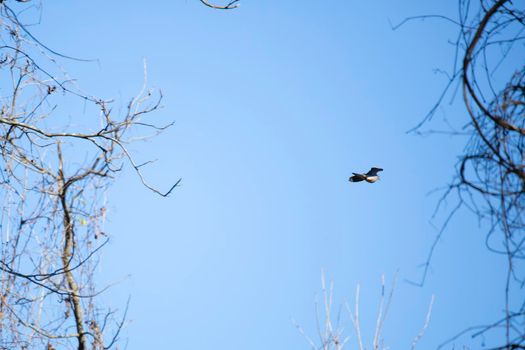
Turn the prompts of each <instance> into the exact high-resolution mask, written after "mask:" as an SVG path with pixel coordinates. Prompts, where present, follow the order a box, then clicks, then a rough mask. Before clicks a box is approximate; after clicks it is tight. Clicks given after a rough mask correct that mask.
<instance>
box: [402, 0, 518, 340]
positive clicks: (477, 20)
mask: <svg viewBox="0 0 525 350" xmlns="http://www.w3.org/2000/svg"><path fill="white" fill-rule="evenodd" d="M458 12H459V15H458V19H452V18H447V17H443V16H420V17H412V18H408V19H407V20H413V19H417V18H429V17H438V18H441V19H445V20H447V21H449V22H451V23H453V24H454V25H456V26H457V27H458V29H459V31H458V36H457V38H456V40H455V42H454V43H453V44H454V46H455V49H456V50H455V52H456V56H455V59H454V66H453V68H452V70H451V73H450V74H449V77H450V79H449V81H448V84H447V86H446V88H445V90H444V91H443V94H442V95H441V97H440V98H439V100H438V102H437V104H436V105H435V106H434V108H432V109H431V111H430V113H429V114H428V115H427V116H426V118H424V120H423V121H422V122H421V124H419V125H418V126H417V127H416V128H415V129H414V131H417V132H419V130H420V129H421V127H422V125H424V124H425V123H427V122H428V121H429V120H430V119H431V118H432V116H433V115H434V114H435V112H436V110H437V108H438V107H439V106H441V104H442V101H443V99H444V98H445V97H446V96H447V95H449V94H451V95H454V94H455V91H454V87H455V86H458V87H459V88H460V89H461V91H462V98H463V103H464V106H465V107H466V112H467V116H468V121H467V123H466V126H465V127H464V128H463V130H462V131H461V132H457V131H455V130H452V131H451V133H453V134H458V133H462V134H465V133H467V134H468V135H469V136H470V138H469V141H468V143H467V145H466V147H465V149H464V153H462V154H460V155H459V161H458V165H457V172H456V175H455V177H454V179H453V181H452V183H451V184H450V185H449V186H448V188H447V190H446V192H445V193H444V196H443V197H442V199H441V201H440V204H441V203H442V202H443V201H444V200H446V199H448V198H450V197H451V196H453V195H455V198H457V205H456V206H455V209H453V210H452V211H451V212H449V214H450V215H449V216H448V219H447V220H446V221H445V224H444V225H443V229H445V227H446V225H447V223H448V221H449V219H450V218H451V217H452V215H454V213H455V212H456V210H457V209H458V208H460V207H465V208H468V209H469V210H471V211H472V212H473V213H474V214H475V215H476V216H477V217H478V218H479V219H480V221H481V222H485V223H486V224H488V227H489V228H488V232H487V234H486V236H485V237H484V239H485V243H486V246H487V248H488V249H489V250H490V251H491V252H494V253H496V254H500V255H502V256H503V257H504V258H505V260H506V263H507V271H506V282H505V285H504V286H503V288H502V290H503V293H502V294H503V309H504V314H503V316H502V317H501V318H500V319H498V320H496V321H495V322H494V323H492V324H489V325H481V326H474V327H471V328H469V329H468V330H466V331H465V332H461V334H460V335H463V334H470V335H471V336H472V337H477V336H481V335H485V334H486V333H487V332H489V331H492V332H496V333H495V337H496V338H497V339H501V342H500V343H499V344H498V345H497V347H496V348H497V349H525V328H524V327H523V324H524V322H525V318H524V316H525V297H524V296H525V294H524V293H523V286H524V284H525V270H524V266H523V259H524V258H525V245H524V244H525V222H524V217H523V215H524V210H525V153H524V150H525V148H524V147H525V143H524V136H525V66H524V62H525V61H524V60H523V58H524V57H525V50H524V43H525V41H524V40H525V7H524V6H523V2H522V1H511V0H497V1H494V0H479V1H475V2H471V1H468V0H459V2H458ZM404 22H406V20H405V21H404ZM404 22H402V23H401V24H403V23H404ZM438 208H439V205H438ZM442 233H443V230H442V231H441V232H440V233H439V235H438V236H437V238H436V241H435V243H434V244H433V246H432V248H431V250H430V254H429V257H428V259H427V262H426V264H425V272H424V274H423V279H422V281H421V283H423V282H424V280H425V277H426V274H427V271H428V266H429V264H430V260H431V258H432V254H433V251H434V248H435V246H436V243H437V242H438V241H439V239H440V237H441V235H442ZM498 330H500V331H501V332H500V333H497V332H498ZM458 336H459V335H458ZM455 339H457V336H456V337H454V338H452V339H451V340H455ZM447 343H448V342H447ZM447 343H445V344H447ZM445 344H443V345H445Z"/></svg>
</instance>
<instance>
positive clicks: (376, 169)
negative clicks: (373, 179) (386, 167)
mask: <svg viewBox="0 0 525 350" xmlns="http://www.w3.org/2000/svg"><path fill="white" fill-rule="evenodd" d="M372 170H373V171H375V172H379V171H383V168H376V167H373V168H372Z"/></svg>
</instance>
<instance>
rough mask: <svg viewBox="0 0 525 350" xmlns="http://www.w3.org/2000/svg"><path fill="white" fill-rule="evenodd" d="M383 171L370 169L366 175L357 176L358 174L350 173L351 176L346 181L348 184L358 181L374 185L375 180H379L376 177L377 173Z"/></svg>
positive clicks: (377, 176)
mask: <svg viewBox="0 0 525 350" xmlns="http://www.w3.org/2000/svg"><path fill="white" fill-rule="evenodd" d="M380 171H383V169H381V168H375V167H374V168H372V169H370V171H368V173H366V174H358V173H352V174H353V176H350V178H349V179H348V181H350V182H360V181H366V182H368V183H374V182H376V181H377V180H379V175H377V173H378V172H380Z"/></svg>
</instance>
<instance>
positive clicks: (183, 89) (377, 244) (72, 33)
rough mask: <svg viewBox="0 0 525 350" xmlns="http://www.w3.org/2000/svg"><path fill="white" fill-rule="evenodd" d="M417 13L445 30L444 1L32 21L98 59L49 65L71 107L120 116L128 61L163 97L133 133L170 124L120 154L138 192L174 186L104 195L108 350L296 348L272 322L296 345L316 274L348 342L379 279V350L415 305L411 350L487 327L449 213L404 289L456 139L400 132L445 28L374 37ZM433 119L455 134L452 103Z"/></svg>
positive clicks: (483, 298) (368, 320)
mask: <svg viewBox="0 0 525 350" xmlns="http://www.w3.org/2000/svg"><path fill="white" fill-rule="evenodd" d="M436 13H438V14H444V15H450V16H455V15H456V1H440V2H437V1H436V2H432V3H430V2H422V1H403V2H401V1H386V0H380V1H375V2H373V3H372V4H371V3H369V2H364V1H342V0H341V1H330V2H319V1H317V2H314V1H306V2H300V3H299V2H277V1H260V2H257V1H249V0H245V1H242V6H241V7H240V8H239V9H237V10H234V11H227V12H224V11H213V10H210V9H208V8H206V7H204V6H202V5H200V4H199V2H198V1H195V0H186V1H182V0H181V1H178V0H177V1H160V2H155V3H145V2H143V1H141V2H139V1H127V2H126V3H125V6H123V3H118V2H107V1H98V0H97V1H90V2H75V3H70V2H67V1H63V0H61V1H58V0H57V1H53V2H46V3H44V6H43V15H42V21H41V25H40V26H38V27H35V28H34V33H35V35H38V37H39V38H41V39H43V40H44V41H45V42H46V44H48V45H49V46H50V47H53V48H57V49H60V50H61V52H64V53H66V54H69V55H73V56H76V57H89V58H97V59H98V60H99V63H98V64H97V63H78V62H72V61H63V62H62V64H63V65H64V68H65V69H67V70H68V71H69V72H70V73H71V75H73V76H74V77H76V78H77V79H78V81H79V84H80V85H81V86H82V87H83V89H84V90H87V91H89V92H92V93H94V94H97V95H99V96H105V97H112V98H115V99H117V100H118V101H121V102H117V106H125V104H126V102H127V99H128V98H129V97H131V96H133V94H134V93H136V92H137V91H138V90H140V87H141V84H142V62H143V59H146V61H147V65H148V79H149V83H150V85H151V86H153V87H157V88H161V89H162V91H163V94H164V96H165V98H164V101H163V106H164V108H163V109H162V110H161V111H159V112H157V113H156V114H155V115H154V116H151V117H148V118H154V119H152V120H155V121H158V122H159V123H162V122H169V121H175V125H174V126H173V127H172V128H171V129H170V130H168V131H167V132H165V133H164V134H163V135H161V136H160V137H158V138H156V139H154V140H152V141H151V142H147V143H138V144H135V145H134V146H132V147H131V149H132V150H133V151H135V154H136V155H137V158H138V159H139V160H148V159H152V158H154V159H158V161H157V163H155V164H154V165H153V166H151V167H150V168H149V169H148V170H147V171H146V175H147V176H148V178H149V179H150V180H151V181H152V182H153V183H155V184H157V185H158V186H159V187H161V188H169V186H170V184H172V183H173V182H174V181H176V180H177V179H178V178H179V177H182V178H183V181H182V186H181V187H179V188H178V189H176V191H175V192H174V193H173V194H172V195H171V196H170V197H169V198H167V199H166V198H160V197H158V196H156V195H154V194H153V193H151V192H149V191H148V190H146V189H145V188H143V187H141V185H140V183H139V180H138V178H137V177H136V176H135V175H134V174H133V173H132V172H131V171H129V169H128V171H127V172H125V173H124V174H123V175H122V176H121V177H120V178H119V179H118V181H117V182H116V184H115V186H114V187H112V188H111V190H110V191H109V192H108V201H109V213H110V214H109V221H108V222H107V223H106V230H107V232H108V233H110V234H111V237H112V241H111V243H110V245H109V247H108V248H107V249H106V250H105V252H104V254H103V257H102V260H101V264H100V269H99V273H100V279H101V281H108V282H112V281H120V280H122V279H123V278H124V277H126V276H129V277H126V278H124V281H123V282H121V283H119V284H118V285H116V286H115V287H113V289H112V290H111V291H110V292H109V293H108V294H107V295H106V296H105V297H104V302H106V303H107V304H109V305H114V306H117V305H119V306H121V307H124V305H125V302H126V299H127V297H128V296H129V295H130V296H131V307H130V311H129V319H130V320H131V323H130V324H129V325H128V327H127V328H126V331H125V332H124V338H127V339H128V344H127V349H148V348H149V349H154V348H159V349H167V348H174V349H175V348H181V349H226V348H228V349H239V348H243V349H254V350H258V349H261V350H262V349H269V348H271V349H292V348H293V349H306V348H308V344H307V343H306V342H305V340H304V339H303V338H302V337H301V335H300V334H299V333H298V332H297V331H296V329H295V328H294V326H293V324H292V321H291V319H292V318H293V319H295V320H296V321H297V322H298V323H299V324H301V325H302V326H303V327H304V329H305V331H306V332H307V333H308V334H309V335H311V336H312V337H315V335H316V330H315V329H316V328H315V322H316V321H315V311H314V301H315V299H316V296H318V295H319V292H320V287H321V285H320V276H321V270H322V269H324V270H325V271H326V273H327V275H328V276H329V278H331V279H333V281H334V284H335V293H336V295H335V303H336V304H341V303H343V302H344V300H345V299H348V300H352V299H353V297H354V292H355V287H356V285H357V284H360V286H361V298H362V306H361V307H362V309H361V313H362V317H363V319H362V321H363V332H364V333H365V338H366V339H370V337H371V335H372V331H373V327H374V318H375V315H376V312H377V303H378V300H379V294H380V278H381V274H383V273H384V274H385V276H386V278H387V281H391V280H392V278H393V276H394V275H395V273H396V271H398V270H399V280H400V281H399V283H398V285H397V289H396V291H395V298H394V301H393V306H392V309H391V313H390V315H389V319H388V320H387V324H386V326H385V342H386V343H387V344H389V345H390V346H391V347H392V348H407V347H408V346H410V344H411V342H412V339H413V338H414V336H415V335H416V334H417V333H418V332H419V330H420V328H421V326H422V324H423V321H424V318H425V314H426V310H427V307H428V303H429V301H430V298H431V295H433V294H434V295H435V297H436V302H435V304H434V312H433V315H432V320H431V323H430V326H429V328H428V330H427V333H426V335H425V337H424V338H423V339H422V340H421V343H420V347H419V348H421V349H425V348H429V347H434V346H436V345H438V344H440V343H441V342H443V341H444V340H446V339H447V338H448V337H449V336H452V335H454V334H455V333H456V332H458V331H461V330H462V329H464V328H465V327H467V326H470V325H472V324H477V323H484V322H489V321H492V320H493V319H494V318H496V317H498V316H499V312H500V310H501V306H502V302H503V290H502V289H501V288H500V287H499V284H498V283H497V282H498V281H500V280H501V278H502V276H503V274H502V271H503V267H504V261H502V260H500V259H499V258H497V257H495V256H492V255H490V254H488V253H487V252H485V249H484V246H483V240H482V237H483V231H482V229H481V228H479V227H478V225H477V222H476V220H475V219H474V218H473V217H471V216H470V215H469V214H468V213H467V212H466V211H460V212H459V213H458V215H457V216H456V217H455V218H454V220H453V221H452V222H451V224H450V226H449V228H448V230H447V231H446V233H445V235H444V237H443V239H442V241H441V242H440V244H439V246H438V249H437V251H436V254H435V258H434V260H433V263H432V269H431V271H430V273H429V276H428V279H427V283H426V284H425V286H424V287H422V288H418V287H414V286H412V285H410V284H408V283H406V282H404V280H405V279H412V280H414V279H418V278H419V277H420V276H421V273H422V270H421V268H420V267H419V265H420V264H421V263H422V262H424V261H425V259H426V255H427V253H428V250H429V248H430V246H431V244H432V241H433V238H434V237H435V235H436V233H437V231H436V227H439V225H440V224H441V223H442V218H443V216H439V217H438V218H437V219H436V220H434V221H433V222H430V219H431V216H432V213H433V210H434V208H435V206H436V204H437V201H438V199H439V194H433V195H429V192H430V191H432V190H434V189H435V188H437V187H440V186H443V185H445V184H447V183H448V182H449V181H450V179H451V177H452V175H453V173H454V170H453V169H454V165H455V161H456V155H457V154H458V153H459V152H461V150H462V147H463V143H464V141H465V140H463V139H461V138H451V137H448V136H430V137H422V136H417V135H414V134H407V133H406V131H407V130H409V129H411V128H412V127H413V126H415V125H416V124H417V123H418V122H419V121H420V120H421V119H422V118H423V116H424V115H425V114H426V113H427V112H428V110H429V109H430V108H431V107H432V106H433V104H434V103H435V101H436V99H437V97H438V96H439V93H440V92H441V90H442V88H443V87H444V84H445V82H446V80H445V78H444V76H443V75H441V74H439V73H436V72H435V71H434V70H435V69H449V68H450V67H451V65H452V56H453V47H452V46H451V45H450V44H449V43H448V42H447V40H448V39H450V38H453V37H454V35H455V28H454V27H453V26H451V25H450V24H448V23H445V22H439V21H431V20H427V21H417V22H413V23H410V24H408V25H406V26H404V27H402V28H400V29H398V30H397V31H393V30H392V29H391V26H390V23H389V22H392V23H398V22H400V21H401V20H402V19H404V18H405V17H407V16H412V15H419V14H436ZM72 117H75V116H74V115H73V116H72ZM444 118H447V119H448V120H449V121H450V122H451V123H452V124H454V125H462V124H463V123H464V122H465V121H466V119H465V113H464V110H463V108H462V107H461V104H460V103H454V104H452V105H450V106H449V105H445V108H443V109H441V110H439V111H438V113H437V114H436V116H435V118H434V121H433V124H431V125H430V127H435V128H436V129H438V128H440V127H443V120H444ZM370 166H380V167H383V168H384V169H385V171H384V173H383V174H382V179H381V181H380V182H378V183H376V184H374V185H369V184H362V183H359V184H350V183H348V181H347V179H348V176H349V175H350V173H351V172H352V171H365V170H367V169H368V168H369V167H370ZM453 204H454V203H453V202H450V203H449V207H448V209H451V208H452V207H453ZM101 283H102V282H101ZM350 328H351V325H350V323H348V324H347V329H348V331H349V332H350V333H351V330H350ZM464 342H465V344H469V340H468V339H464ZM456 344H457V345H460V344H463V342H459V343H456Z"/></svg>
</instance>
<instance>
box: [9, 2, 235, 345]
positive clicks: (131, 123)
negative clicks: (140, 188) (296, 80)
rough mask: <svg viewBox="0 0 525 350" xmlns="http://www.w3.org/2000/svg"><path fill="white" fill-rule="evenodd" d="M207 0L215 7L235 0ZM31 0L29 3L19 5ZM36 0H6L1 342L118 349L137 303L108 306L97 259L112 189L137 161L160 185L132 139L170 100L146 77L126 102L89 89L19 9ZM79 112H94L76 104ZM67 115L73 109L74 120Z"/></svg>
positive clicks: (28, 9)
mask: <svg viewBox="0 0 525 350" xmlns="http://www.w3.org/2000/svg"><path fill="white" fill-rule="evenodd" d="M201 2H202V3H204V4H206V5H207V6H210V7H213V8H222V9H230V8H233V7H235V6H236V5H235V3H236V2H237V1H233V2H230V3H229V4H227V5H226V6H217V5H212V4H210V3H208V2H205V1H202V0H201ZM17 3H27V4H17ZM38 11H39V9H38V7H37V6H35V5H33V4H32V3H31V2H30V1H29V0H17V1H16V2H14V1H3V0H0V200H1V201H2V210H1V211H0V236H1V238H0V244H1V246H0V251H1V253H0V349H14V348H20V349H28V348H31V349H33V348H35V349H36V348H41V349H43V348H47V349H49V350H51V349H55V348H60V349H66V348H70V349H79V350H85V349H94V350H95V349H109V348H112V347H114V346H115V344H116V342H117V340H118V337H119V333H120V330H121V328H122V326H123V324H124V320H125V316H126V310H127V305H122V306H125V310H124V311H122V310H121V312H119V313H117V310H116V309H114V308H108V307H104V306H103V305H101V304H100V303H99V298H98V296H99V295H100V293H102V292H103V291H104V290H105V288H97V287H96V283H95V273H94V271H95V267H96V266H97V263H98V252H99V250H100V249H101V248H102V247H103V246H104V245H105V244H106V243H107V240H108V235H107V233H106V232H104V229H103V227H104V219H105V217H106V203H105V198H104V193H105V189H106V188H107V187H108V186H109V185H110V184H111V183H112V182H113V181H114V179H115V176H116V175H117V174H118V173H119V172H120V171H121V170H122V169H123V168H124V167H125V166H130V168H131V169H132V170H133V171H134V172H135V174H136V175H137V177H138V179H139V180H140V182H141V183H142V184H143V185H144V186H145V187H147V188H148V189H150V190H151V191H153V192H154V193H156V194H158V195H160V196H163V197H166V196H168V195H169V194H170V193H171V192H172V191H173V190H174V188H175V187H176V186H177V185H178V184H179V183H180V179H179V180H177V181H174V183H173V184H172V185H171V186H170V187H169V188H168V189H167V190H166V191H161V190H159V189H157V188H156V187H154V186H152V185H151V184H150V183H149V182H148V181H147V180H146V178H145V177H144V175H143V173H142V170H143V168H144V167H145V166H147V165H149V164H150V163H151V162H149V161H145V162H139V161H138V160H136V159H135V157H134V155H133V154H132V152H131V151H130V150H129V148H128V146H129V144H130V143H131V142H134V141H137V140H142V139H144V138H147V137H152V136H155V135H157V134H158V133H160V132H162V131H164V130H165V129H166V128H168V127H169V126H170V125H171V124H167V125H159V124H158V122H156V121H155V120H153V119H152V115H151V114H152V113H153V112H155V111H156V110H157V109H158V108H159V107H160V103H161V100H162V94H161V92H160V91H153V90H149V89H148V88H147V85H146V76H147V74H146V73H147V72H146V66H144V78H145V79H144V86H143V87H142V89H141V90H140V91H139V92H138V94H137V95H136V96H135V97H133V98H131V99H130V101H129V102H128V103H127V105H126V107H125V108H123V110H116V108H115V107H114V102H113V101H112V100H108V99H104V98H100V97H96V96H93V95H90V94H87V93H85V92H83V91H82V90H81V89H80V88H79V87H78V86H77V84H76V82H75V80H73V79H72V78H70V77H69V75H68V74H67V73H66V72H64V71H63V70H62V69H61V66H60V65H59V64H58V60H60V59H67V60H80V61H84V59H79V58H74V57H71V56H68V55H65V54H64V53H61V52H59V51H57V50H54V49H52V48H50V47H48V46H46V45H45V44H44V43H43V42H42V41H41V40H39V39H37V38H36V37H35V36H34V35H33V34H32V33H31V32H30V31H29V30H28V27H27V25H25V24H24V23H23V22H22V21H21V20H20V18H19V16H20V13H22V12H23V13H24V18H28V17H31V14H33V15H34V16H36V18H38ZM77 110H82V111H83V112H81V113H78V114H76V111H77ZM64 115H73V117H72V118H71V120H69V119H68V118H65V117H64Z"/></svg>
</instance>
